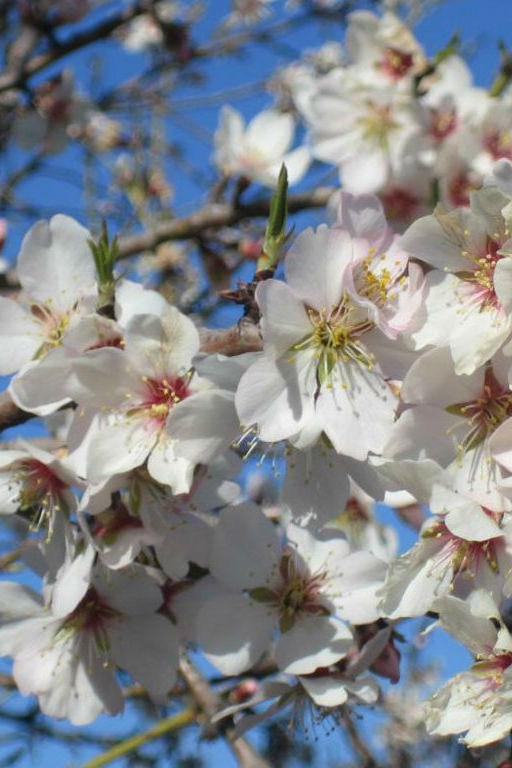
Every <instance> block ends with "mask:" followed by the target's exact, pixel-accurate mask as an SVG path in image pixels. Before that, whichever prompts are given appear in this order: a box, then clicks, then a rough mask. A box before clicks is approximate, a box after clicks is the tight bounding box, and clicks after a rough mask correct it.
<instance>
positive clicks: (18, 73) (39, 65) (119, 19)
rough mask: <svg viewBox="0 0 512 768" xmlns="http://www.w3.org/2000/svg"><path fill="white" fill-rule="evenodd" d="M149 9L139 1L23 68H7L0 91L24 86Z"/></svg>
mask: <svg viewBox="0 0 512 768" xmlns="http://www.w3.org/2000/svg"><path fill="white" fill-rule="evenodd" d="M147 10H148V3H147V2H137V3H135V5H134V6H133V7H132V8H129V9H124V10H122V11H121V12H120V13H118V14H116V15H115V16H112V17H110V18H107V19H105V20H104V21H102V22H101V23H99V24H96V25H95V26H94V27H92V28H91V29H87V30H85V31H83V32H78V33H77V34H76V35H73V37H71V38H70V39H69V40H66V41H65V42H63V43H59V44H58V45H55V46H54V47H52V48H50V50H48V51H45V52H44V53H40V54H38V55H36V56H33V57H32V58H31V59H29V60H28V61H26V62H25V64H24V66H23V67H22V68H21V69H20V68H15V69H12V70H11V71H9V70H7V71H6V72H4V73H3V74H1V75H0V93H1V92H2V91H8V90H9V89H10V88H18V87H20V86H22V85H23V84H24V83H25V82H26V81H27V80H28V79H29V78H30V77H32V75H35V74H37V72H41V70H43V69H45V68H46V67H48V66H49V65H50V64H53V63H54V62H56V61H58V60H59V59H62V58H63V57H64V56H67V55H68V54H69V53H73V52H74V51H77V50H79V49H80V48H83V47H84V46H86V45H89V44H90V43H94V42H96V41H97V40H101V39H103V38H105V37H108V36H109V35H110V34H111V33H112V32H114V30H116V29H117V28H118V27H120V26H121V25H122V24H125V23H126V22H127V21H130V20H131V19H134V18H135V17H136V16H139V15H140V14H142V13H146V12H147Z"/></svg>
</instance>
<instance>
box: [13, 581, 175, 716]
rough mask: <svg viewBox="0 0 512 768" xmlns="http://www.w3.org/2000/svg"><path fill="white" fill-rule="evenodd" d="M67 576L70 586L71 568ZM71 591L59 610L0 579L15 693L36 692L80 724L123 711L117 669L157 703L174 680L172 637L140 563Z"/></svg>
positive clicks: (52, 709)
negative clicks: (132, 678) (74, 596)
mask: <svg viewBox="0 0 512 768" xmlns="http://www.w3.org/2000/svg"><path fill="white" fill-rule="evenodd" d="M66 576H67V579H68V585H67V588H66V589H67V591H68V592H69V587H71V586H72V585H71V584H70V583H69V579H70V577H71V571H70V570H68V571H67V574H66ZM76 594H77V599H75V600H72V601H70V600H67V601H66V603H67V605H66V611H65V612H64V611H62V610H57V609H56V607H55V604H54V603H53V602H51V603H50V605H49V606H45V605H44V604H43V602H42V600H41V599H40V598H39V596H38V595H36V594H35V593H34V592H32V590H30V589H28V588H27V587H24V586H22V585H21V584H15V583H13V582H4V583H2V584H1V585H0V603H1V607H2V620H1V626H0V653H2V655H10V656H13V657H14V666H13V677H14V680H15V682H16V684H17V686H18V688H19V690H20V692H21V693H22V694H23V695H25V696H27V695H29V694H34V695H36V696H37V697H38V699H39V706H40V708H41V711H42V712H44V713H45V714H47V715H49V716H51V717H56V718H63V717H65V718H68V719H69V720H70V721H71V722H72V723H73V724H74V725H86V724H87V723H90V722H92V720H94V719H95V718H96V717H97V716H98V715H99V714H100V713H101V712H108V713H110V714H117V713H119V712H121V711H122V710H123V707H124V701H123V696H122V693H121V690H120V688H119V684H118V682H117V681H116V678H115V669H116V667H119V668H121V669H124V670H126V671H127V672H129V673H130V674H131V675H132V676H133V677H134V679H135V680H137V681H138V682H139V683H141V684H142V685H144V686H145V687H146V688H147V690H148V692H149V694H150V696H151V697H152V698H154V699H155V700H156V701H158V702H160V701H163V700H164V697H165V695H166V694H167V692H168V691H169V689H170V688H171V687H172V685H173V683H174V680H175V676H176V671H175V670H176V665H177V654H178V641H177V636H176V633H175V630H174V627H173V625H172V624H171V622H170V621H169V620H168V619H167V618H165V617H164V616H162V615H159V614H158V613H157V611H158V609H159V608H160V606H161V604H162V595H161V591H160V588H159V587H158V586H157V585H156V583H155V582H154V581H153V580H152V579H151V578H149V576H148V575H147V574H146V573H145V572H144V570H143V569H142V568H141V567H133V568H132V569H131V570H128V569H127V570H124V571H123V572H113V571H110V572H109V573H108V574H106V573H104V571H103V570H102V569H101V568H97V569H96V571H95V572H94V574H93V576H92V581H91V582H90V585H89V586H86V589H85V591H84V590H83V589H80V590H79V591H78V592H77V593H76Z"/></svg>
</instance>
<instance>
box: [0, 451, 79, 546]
mask: <svg viewBox="0 0 512 768" xmlns="http://www.w3.org/2000/svg"><path fill="white" fill-rule="evenodd" d="M76 480H77V479H76V477H75V475H74V473H73V472H72V471H71V470H70V468H69V467H67V466H66V462H65V460H60V459H59V458H57V457H56V456H54V455H53V454H51V453H48V452H47V451H44V450H42V449H41V448H38V447H37V446H35V445H31V444H30V443H25V442H23V441H20V445H19V449H15V450H5V451H1V452H0V514H13V513H19V514H22V515H28V516H29V520H30V523H31V525H32V526H33V527H34V528H35V529H36V530H38V529H39V528H40V526H41V525H44V527H45V528H46V529H47V530H48V532H49V534H51V533H52V531H53V528H54V523H55V517H56V514H57V512H58V511H59V510H60V511H61V512H62V513H64V514H65V515H70V514H71V513H72V512H74V511H75V510H76V506H77V502H76V498H75V496H74V494H73V492H72V490H71V486H72V485H73V484H75V483H76Z"/></svg>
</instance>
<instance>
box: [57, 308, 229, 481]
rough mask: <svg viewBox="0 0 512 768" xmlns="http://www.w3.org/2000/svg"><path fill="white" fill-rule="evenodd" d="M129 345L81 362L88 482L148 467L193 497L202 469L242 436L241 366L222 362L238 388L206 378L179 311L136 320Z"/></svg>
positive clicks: (80, 432)
mask: <svg viewBox="0 0 512 768" xmlns="http://www.w3.org/2000/svg"><path fill="white" fill-rule="evenodd" d="M124 342H125V344H124V349H122V350H121V349H116V348H111V347H108V348H104V349H99V350H96V352H95V354H94V355H89V356H87V357H85V356H84V357H83V358H82V359H79V360H77V361H76V362H75V364H74V368H73V387H74V392H73V393H72V396H73V399H74V400H75V401H76V402H78V403H79V405H80V407H81V408H83V409H85V410H84V413H86V416H85V417H81V416H77V420H76V432H75V435H76V438H75V439H76V445H77V448H78V453H79V454H81V455H82V456H83V457H85V474H86V477H87V478H88V480H89V481H91V482H93V483H96V484H99V483H102V482H104V481H105V480H108V478H109V477H111V476H113V475H118V474H122V473H124V472H128V471H130V470H132V469H135V468H136V467H139V466H141V465H142V464H144V463H146V462H147V469H148V471H149V473H150V475H151V476H152V477H153V478H154V479H155V480H157V481H158V482H161V483H164V484H166V485H170V486H171V487H172V488H173V490H174V492H175V493H186V492H188V490H189V489H190V486H191V484H192V479H193V471H194V466H195V465H196V464H198V463H207V462H208V460H210V459H211V458H213V457H214V456H215V455H216V454H217V453H218V452H219V451H220V450H222V449H224V448H225V447H227V445H228V444H229V442H230V440H232V439H233V438H234V437H235V436H236V434H237V431H238V420H237V418H236V413H235V409H234V405H233V389H234V387H235V386H236V382H237V381H238V377H239V375H240V373H239V370H238V364H236V363H233V364H231V363H230V361H229V360H225V361H224V362H223V363H221V362H218V363H217V366H220V365H222V366H223V368H222V372H223V377H224V380H225V381H227V380H228V379H229V378H230V374H231V381H230V384H231V390H228V389H224V388H220V387H217V386H215V384H214V383H212V381H211V379H210V378H204V377H201V376H200V375H198V374H197V373H196V372H195V371H194V370H193V369H192V358H193V357H194V355H195V354H196V353H197V351H198V349H199V335H198V333H197V330H196V328H195V326H194V324H193V323H192V321H191V320H189V319H188V318H187V317H186V316H185V315H182V314H181V313H180V312H179V311H178V310H177V309H175V308H174V307H171V306H169V307H167V308H166V309H165V311H164V312H163V313H162V314H161V316H157V315H136V316H135V317H133V318H132V319H131V320H130V321H129V323H128V326H127V328H126V331H125V337H124ZM213 367H214V368H215V365H214V366H213ZM81 422H82V426H81ZM78 460H79V461H80V459H79V458H78Z"/></svg>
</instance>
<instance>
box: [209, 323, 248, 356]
mask: <svg viewBox="0 0 512 768" xmlns="http://www.w3.org/2000/svg"><path fill="white" fill-rule="evenodd" d="M199 336H200V339H201V352H207V353H208V354H215V353H216V352H220V353H222V354H223V355H227V356H228V357H233V356H234V355H242V354H243V353H244V352H259V351H260V350H261V349H263V343H262V340H261V336H260V332H259V329H258V326H257V325H254V323H251V322H250V321H247V320H241V321H240V322H239V323H238V324H237V325H233V326H232V327H231V328H223V329H221V330H212V329H211V328H201V330H200V332H199Z"/></svg>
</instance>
